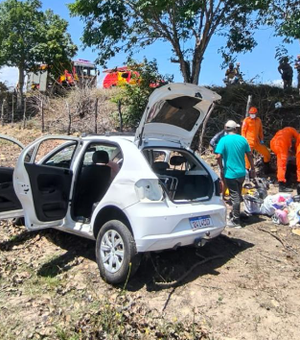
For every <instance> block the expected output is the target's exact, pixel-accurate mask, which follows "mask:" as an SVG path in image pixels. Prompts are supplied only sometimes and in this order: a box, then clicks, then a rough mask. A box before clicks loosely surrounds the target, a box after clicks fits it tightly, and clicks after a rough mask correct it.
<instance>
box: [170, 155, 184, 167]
mask: <svg viewBox="0 0 300 340" xmlns="http://www.w3.org/2000/svg"><path fill="white" fill-rule="evenodd" d="M185 162H186V159H185V157H183V156H173V157H171V159H170V164H171V165H175V166H176V165H182V164H183V163H185Z"/></svg>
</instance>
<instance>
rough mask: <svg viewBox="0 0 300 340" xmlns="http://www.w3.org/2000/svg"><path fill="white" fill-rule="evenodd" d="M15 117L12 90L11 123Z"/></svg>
mask: <svg viewBox="0 0 300 340" xmlns="http://www.w3.org/2000/svg"><path fill="white" fill-rule="evenodd" d="M14 118H15V97H14V92H13V93H12V95H11V123H12V124H13V122H14Z"/></svg>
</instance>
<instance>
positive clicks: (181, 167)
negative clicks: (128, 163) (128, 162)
mask: <svg viewBox="0 0 300 340" xmlns="http://www.w3.org/2000/svg"><path fill="white" fill-rule="evenodd" d="M144 154H145V156H146V158H147V160H148V162H149V163H150V165H151V167H152V169H153V171H154V172H155V174H156V175H157V177H158V178H159V179H160V182H161V184H162V187H163V188H164V189H165V191H166V193H167V194H168V196H169V198H170V199H171V200H173V201H177V202H184V201H194V200H209V199H210V198H211V196H212V194H213V190H214V185H213V181H212V178H211V176H210V174H209V173H208V171H207V170H206V169H205V168H204V167H203V166H202V164H201V163H200V162H199V161H198V160H197V159H196V158H195V157H194V156H193V155H192V154H191V153H189V152H187V151H186V152H185V151H181V150H176V149H173V150H172V149H167V150H161V149H159V150H155V149H145V150H144Z"/></svg>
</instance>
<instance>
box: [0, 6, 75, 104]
mask: <svg viewBox="0 0 300 340" xmlns="http://www.w3.org/2000/svg"><path fill="white" fill-rule="evenodd" d="M67 27H68V23H67V21H65V20H63V19H61V18H60V17H59V16H58V15H55V14H54V13H53V12H52V11H50V10H48V11H46V12H45V13H44V12H42V11H41V2H40V1H39V0H25V1H20V0H6V1H3V2H2V3H0V66H3V65H6V66H14V67H17V68H18V69H19V81H18V87H19V91H20V94H21V96H20V97H21V99H22V96H23V86H24V77H25V74H26V72H28V71H29V70H32V69H34V68H35V67H37V65H38V64H41V63H46V64H48V65H49V66H50V67H51V66H53V65H59V64H60V63H65V62H68V61H69V60H70V58H72V57H73V56H74V55H75V53H76V51H77V46H76V45H74V44H73V43H72V41H71V37H70V35H69V34H68V33H67Z"/></svg>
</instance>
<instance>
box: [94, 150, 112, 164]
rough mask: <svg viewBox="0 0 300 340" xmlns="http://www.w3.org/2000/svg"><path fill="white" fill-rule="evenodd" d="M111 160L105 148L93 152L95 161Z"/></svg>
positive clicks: (105, 161) (105, 162) (104, 161)
mask: <svg viewBox="0 0 300 340" xmlns="http://www.w3.org/2000/svg"><path fill="white" fill-rule="evenodd" d="M108 162H109V157H108V153H107V152H106V151H104V150H98V151H95V152H94V153H93V163H104V164H107V163H108Z"/></svg>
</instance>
